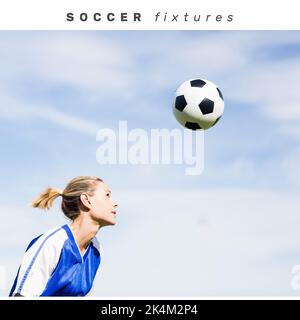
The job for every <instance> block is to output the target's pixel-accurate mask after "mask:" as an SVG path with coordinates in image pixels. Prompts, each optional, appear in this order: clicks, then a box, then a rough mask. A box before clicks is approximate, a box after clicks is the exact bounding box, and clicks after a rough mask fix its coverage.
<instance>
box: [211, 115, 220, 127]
mask: <svg viewBox="0 0 300 320" xmlns="http://www.w3.org/2000/svg"><path fill="white" fill-rule="evenodd" d="M220 118H221V116H220V117H219V118H217V119H216V121H215V122H214V123H213V124H212V127H213V126H214V125H215V124H217V122H218V121H219V120H220Z"/></svg>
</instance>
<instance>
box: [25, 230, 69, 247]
mask: <svg viewBox="0 0 300 320" xmlns="http://www.w3.org/2000/svg"><path fill="white" fill-rule="evenodd" d="M67 238H68V236H67V234H66V232H65V230H64V228H63V226H59V227H55V228H51V229H49V230H48V231H46V232H44V233H43V234H41V235H39V236H37V237H36V238H34V239H33V240H31V242H30V243H29V245H28V247H27V249H26V251H28V250H29V249H30V248H32V247H36V248H42V247H44V248H45V247H49V246H55V247H58V246H61V245H62V244H63V243H64V242H65V241H66V239H67Z"/></svg>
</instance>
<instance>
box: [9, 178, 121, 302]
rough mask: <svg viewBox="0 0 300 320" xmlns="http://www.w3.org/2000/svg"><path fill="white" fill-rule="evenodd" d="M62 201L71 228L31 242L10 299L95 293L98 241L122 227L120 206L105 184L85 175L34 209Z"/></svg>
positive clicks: (46, 193) (49, 194) (36, 202)
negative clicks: (105, 230)
mask: <svg viewBox="0 0 300 320" xmlns="http://www.w3.org/2000/svg"><path fill="white" fill-rule="evenodd" d="M59 196H61V197H62V203H61V208H62V211H63V213H64V214H65V216H66V217H68V218H69V219H71V223H70V224H66V225H64V226H62V227H59V228H54V229H52V230H50V231H48V232H46V233H44V234H43V235H41V236H39V237H37V238H35V239H33V240H32V241H31V242H30V244H29V246H28V248H27V250H26V252H25V254H24V257H23V260H22V263H21V266H20V268H19V271H18V274H17V277H16V279H15V282H14V284H13V287H12V289H11V292H10V296H25V297H27V296H85V295H86V294H87V293H88V292H89V291H90V290H91V288H92V285H93V280H94V278H95V275H96V272H97V269H98V267H99V265H100V260H101V256H100V250H99V243H98V241H97V239H96V238H95V236H96V234H97V232H98V231H99V229H100V228H101V227H104V226H108V225H114V224H115V223H116V208H117V206H118V205H117V203H116V202H115V201H114V200H113V199H112V197H111V191H110V190H109V189H108V187H107V185H106V184H105V183H104V182H103V181H102V180H101V179H99V178H97V177H90V176H82V177H77V178H75V179H73V180H71V181H70V182H69V184H68V185H67V186H66V188H65V189H64V190H63V191H61V190H58V189H55V188H48V189H46V190H45V191H44V192H42V193H41V194H40V196H39V197H38V198H37V199H35V200H34V201H33V202H32V206H33V207H34V208H41V209H49V208H50V207H51V205H52V203H53V201H54V200H55V199H56V198H57V197H59Z"/></svg>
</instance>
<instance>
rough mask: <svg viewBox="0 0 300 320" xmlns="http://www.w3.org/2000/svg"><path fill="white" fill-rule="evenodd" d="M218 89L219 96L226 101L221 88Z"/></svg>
mask: <svg viewBox="0 0 300 320" xmlns="http://www.w3.org/2000/svg"><path fill="white" fill-rule="evenodd" d="M217 90H218V92H219V96H220V98H221V99H222V100H223V101H224V98H223V95H222V92H221V90H220V89H219V88H217Z"/></svg>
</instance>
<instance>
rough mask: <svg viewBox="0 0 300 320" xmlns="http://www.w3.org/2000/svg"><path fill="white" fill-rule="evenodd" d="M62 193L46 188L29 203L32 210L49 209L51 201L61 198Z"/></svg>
mask: <svg viewBox="0 0 300 320" xmlns="http://www.w3.org/2000/svg"><path fill="white" fill-rule="evenodd" d="M62 195H63V192H62V191H61V190H60V189H56V188H47V189H46V190H45V191H43V192H42V193H41V194H40V195H39V196H38V197H37V198H36V199H34V200H33V201H32V203H31V205H32V207H33V208H40V209H50V208H51V206H52V203H53V201H54V200H55V199H56V198H57V197H59V196H62Z"/></svg>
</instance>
